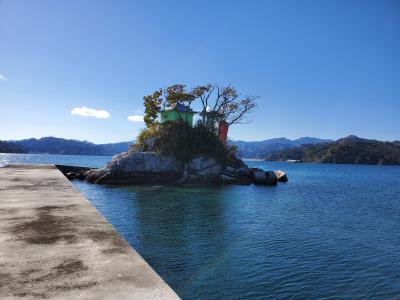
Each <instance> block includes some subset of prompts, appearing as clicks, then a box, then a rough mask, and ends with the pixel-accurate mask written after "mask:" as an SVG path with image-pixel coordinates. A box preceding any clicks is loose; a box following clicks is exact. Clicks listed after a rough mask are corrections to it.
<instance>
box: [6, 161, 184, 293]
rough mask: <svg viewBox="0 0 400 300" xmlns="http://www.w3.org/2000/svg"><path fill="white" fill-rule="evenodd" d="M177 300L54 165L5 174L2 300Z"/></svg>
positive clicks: (8, 169)
mask: <svg viewBox="0 0 400 300" xmlns="http://www.w3.org/2000/svg"><path fill="white" fill-rule="evenodd" d="M19 298H25V299H37V298H53V299H163V300H165V299H179V298H178V296H177V295H176V294H175V293H174V291H173V290H172V289H171V288H170V287H169V286H168V285H167V284H166V283H165V282H164V281H163V280H162V279H161V278H160V277H159V276H158V275H157V274H156V273H155V272H154V271H153V269H152V268H151V267H150V266H149V265H148V264H147V263H146V262H145V261H144V260H143V258H142V257H141V256H140V255H139V254H138V253H137V252H136V251H135V250H133V249H132V247H131V246H130V245H129V244H128V243H127V242H126V241H125V240H124V239H123V238H122V237H121V236H120V235H119V234H118V233H117V232H116V231H115V230H114V229H113V227H112V226H111V225H110V224H109V223H108V222H107V221H106V220H105V219H104V218H103V217H102V216H101V215H100V213H99V212H98V211H97V210H96V209H95V208H94V207H93V206H92V205H91V204H90V203H89V201H88V200H87V199H86V198H85V197H83V196H82V194H81V193H80V192H79V191H78V190H77V189H76V188H75V187H74V186H73V185H72V184H71V183H70V182H69V181H68V180H67V179H66V178H65V177H64V176H63V175H62V174H61V172H60V171H59V170H58V169H57V168H56V167H55V166H49V165H11V166H8V167H5V168H0V299H19Z"/></svg>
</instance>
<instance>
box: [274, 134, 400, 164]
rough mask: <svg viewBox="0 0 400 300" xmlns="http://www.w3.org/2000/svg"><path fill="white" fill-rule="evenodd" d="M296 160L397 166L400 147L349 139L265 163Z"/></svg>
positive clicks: (291, 152) (280, 155) (278, 155)
mask: <svg viewBox="0 0 400 300" xmlns="http://www.w3.org/2000/svg"><path fill="white" fill-rule="evenodd" d="M288 159H296V160H301V161H304V162H321V163H337V164H371V165H375V164H379V165H399V164H400V146H399V145H397V144H396V143H395V142H393V143H391V142H380V141H375V140H367V139H361V138H358V137H354V136H350V137H347V138H343V139H340V140H338V141H336V142H333V143H321V144H315V145H304V146H301V147H297V148H293V149H286V150H282V151H279V152H276V153H275V154H272V155H270V156H269V157H268V158H267V160H288Z"/></svg>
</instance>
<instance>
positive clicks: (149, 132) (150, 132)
mask: <svg viewBox="0 0 400 300" xmlns="http://www.w3.org/2000/svg"><path fill="white" fill-rule="evenodd" d="M159 136H160V130H159V127H158V126H157V125H153V126H151V127H149V128H143V129H142V130H140V132H139V135H138V136H137V138H136V145H138V146H141V147H143V146H145V144H144V141H145V140H147V139H148V138H152V137H159Z"/></svg>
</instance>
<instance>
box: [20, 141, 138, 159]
mask: <svg viewBox="0 0 400 300" xmlns="http://www.w3.org/2000/svg"><path fill="white" fill-rule="evenodd" d="M12 143H13V144H14V145H17V146H20V147H23V148H24V149H26V150H27V152H28V153H49V154H69V155H115V154H118V153H121V152H125V151H127V150H128V146H129V144H131V143H132V142H121V143H110V144H93V143H90V142H87V141H78V140H68V139H62V138H55V137H44V138H40V139H34V138H32V139H26V140H19V141H12Z"/></svg>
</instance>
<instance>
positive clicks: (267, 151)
mask: <svg viewBox="0 0 400 300" xmlns="http://www.w3.org/2000/svg"><path fill="white" fill-rule="evenodd" d="M323 142H332V140H328V139H319V138H314V137H301V138H298V139H295V140H290V139H287V138H275V139H269V140H264V141H257V142H245V141H230V143H231V144H234V145H236V146H237V148H238V152H237V153H238V156H239V157H242V158H260V159H264V158H265V157H267V156H269V155H271V154H272V153H274V152H277V151H280V150H284V149H291V148H296V147H298V146H301V145H305V144H317V143H323Z"/></svg>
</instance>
